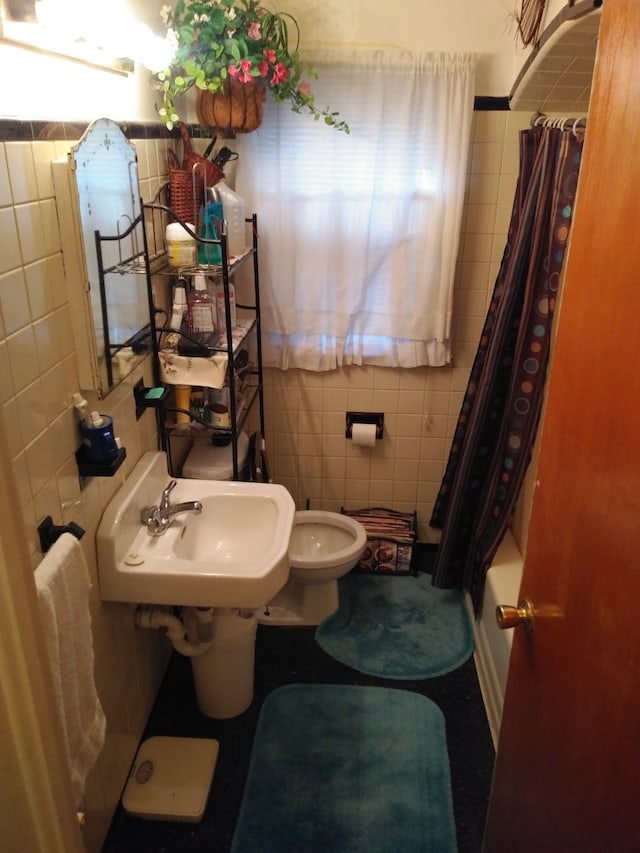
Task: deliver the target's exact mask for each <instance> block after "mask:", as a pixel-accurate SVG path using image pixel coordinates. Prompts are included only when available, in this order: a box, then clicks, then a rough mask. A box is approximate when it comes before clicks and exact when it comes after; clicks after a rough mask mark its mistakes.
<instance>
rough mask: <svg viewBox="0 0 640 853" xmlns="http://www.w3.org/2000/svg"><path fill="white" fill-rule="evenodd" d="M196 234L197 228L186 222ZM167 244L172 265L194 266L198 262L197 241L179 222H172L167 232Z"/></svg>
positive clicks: (170, 264)
mask: <svg viewBox="0 0 640 853" xmlns="http://www.w3.org/2000/svg"><path fill="white" fill-rule="evenodd" d="M186 225H187V228H189V229H190V230H191V231H192V232H193V233H194V234H195V233H196V232H195V229H194V227H193V225H192V224H191V223H190V222H187V223H186ZM165 242H166V245H167V260H168V262H169V266H171V267H175V268H178V267H188V266H193V264H195V262H196V241H195V240H194V238H193V237H192V236H191V234H190V233H189V231H187V230H186V229H185V228H184V227H183V226H182V225H181V224H180V223H179V222H170V223H169V224H168V225H167V229H166V233H165Z"/></svg>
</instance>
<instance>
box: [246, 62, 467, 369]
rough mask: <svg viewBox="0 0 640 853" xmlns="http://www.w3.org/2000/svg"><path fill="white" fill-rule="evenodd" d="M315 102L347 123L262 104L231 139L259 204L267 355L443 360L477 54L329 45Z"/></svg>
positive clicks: (323, 362)
mask: <svg viewBox="0 0 640 853" xmlns="http://www.w3.org/2000/svg"><path fill="white" fill-rule="evenodd" d="M314 60H315V62H316V66H317V68H318V74H319V79H318V80H317V81H315V82H314V83H313V89H314V94H315V99H316V105H317V106H319V107H321V108H322V107H324V106H325V105H329V106H330V107H331V109H332V110H333V109H335V110H338V111H339V112H340V118H344V119H345V120H346V121H347V122H348V123H349V125H350V127H351V134H350V135H346V134H343V133H340V132H338V131H336V130H334V129H333V128H330V127H325V126H322V125H321V124H318V123H316V122H314V121H313V120H312V119H311V118H309V117H307V116H300V115H296V114H295V113H292V112H291V110H290V109H289V108H288V107H287V105H275V104H273V103H269V104H268V105H267V109H266V111H265V113H266V115H265V119H264V122H263V124H262V126H261V127H260V128H259V130H258V131H257V132H255V133H253V134H249V135H248V136H247V137H246V138H244V139H242V141H241V160H240V168H239V172H238V191H239V192H240V193H241V194H242V195H243V196H244V197H245V198H246V200H247V202H248V204H249V205H250V207H251V208H252V209H255V210H256V211H257V212H258V214H259V220H258V221H259V226H260V235H261V238H262V239H261V284H262V309H263V310H262V316H263V323H262V329H263V339H264V353H265V363H266V364H268V365H270V366H277V367H281V368H283V369H286V368H287V367H301V368H304V369H308V370H329V369H332V368H335V367H337V366H339V365H342V364H380V365H389V366H401V367H416V366H418V365H423V364H433V365H441V364H446V363H447V362H448V361H449V359H450V348H449V333H450V324H451V304H452V291H453V279H454V272H455V260H456V255H457V248H458V240H459V231H460V222H461V217H462V204H463V197H464V185H465V176H466V162H467V153H468V147H469V136H470V129H471V118H472V111H473V72H474V61H473V59H472V57H470V56H466V55H465V56H458V55H451V54H429V55H415V54H406V53H401V52H396V53H389V52H385V51H347V52H346V53H345V52H344V51H340V52H337V51H334V52H331V53H330V54H325V55H324V56H322V57H317V58H316V57H314Z"/></svg>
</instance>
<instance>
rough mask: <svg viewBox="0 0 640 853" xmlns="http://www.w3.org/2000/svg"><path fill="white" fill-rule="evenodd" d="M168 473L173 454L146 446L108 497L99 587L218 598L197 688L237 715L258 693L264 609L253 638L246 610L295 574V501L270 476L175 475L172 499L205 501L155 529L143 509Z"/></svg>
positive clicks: (198, 663) (153, 599) (138, 597)
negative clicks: (257, 652)
mask: <svg viewBox="0 0 640 853" xmlns="http://www.w3.org/2000/svg"><path fill="white" fill-rule="evenodd" d="M170 479H171V478H170V477H169V474H168V473H167V459H166V455H165V454H164V453H145V454H144V456H143V457H142V458H141V459H140V461H139V462H138V464H137V465H136V466H135V468H134V469H133V471H132V472H131V474H130V476H129V478H128V479H127V481H126V482H125V483H124V485H123V486H122V488H121V489H119V490H118V492H116V494H115V496H114V497H113V499H112V500H111V502H110V503H109V505H108V506H107V508H106V510H105V512H104V515H103V517H102V520H101V522H100V525H99V527H98V532H97V535H96V542H97V553H98V578H99V582H100V595H101V597H102V599H103V600H104V601H122V602H132V603H135V604H145V605H150V604H151V605H153V604H157V605H173V606H176V605H177V606H187V607H213V608H215V611H214V614H213V624H212V634H213V644H212V646H211V648H210V649H209V650H208V651H206V652H205V654H203V655H202V656H201V657H193V658H192V663H193V671H194V676H195V686H196V693H197V695H198V702H199V705H200V709H201V711H202V712H203V713H205V714H208V715H209V716H215V717H221V718H226V717H230V716H235V715H237V714H240V713H242V712H243V711H244V710H245V709H246V708H247V707H248V705H249V704H250V703H251V700H252V698H253V653H254V649H253V641H254V638H255V625H256V621H257V619H256V616H255V614H254V615H250V618H251V619H252V624H251V625H250V624H249V623H248V622H247V623H246V624H247V626H248V628H251V627H252V629H253V634H251V635H250V639H249V640H247V636H248V633H247V630H244V625H243V622H244V618H245V617H246V616H247V613H246V612H245V611H246V610H252V609H255V608H258V607H262V606H264V605H265V604H266V603H267V602H268V601H270V600H271V599H272V598H273V596H274V595H275V594H276V593H277V592H279V591H280V590H281V589H282V587H283V586H284V585H285V584H286V582H287V580H288V577H289V556H288V550H289V540H290V539H291V534H292V531H293V526H294V522H295V504H294V502H293V499H292V497H291V495H290V494H289V492H288V491H287V490H286V489H285V488H284V487H283V486H277V485H273V484H270V483H241V482H229V481H225V480H190V479H189V480H187V479H176V485H175V487H174V488H173V489H172V490H171V493H170V500H171V504H174V505H175V504H179V503H183V502H188V501H199V502H200V503H201V504H202V510H201V511H200V512H198V513H197V514H196V513H195V512H193V511H186V512H180V513H178V514H176V515H174V516H172V518H171V523H170V524H169V525H168V527H167V528H166V530H165V531H164V532H163V533H162V534H161V535H158V536H153V535H151V533H150V532H149V529H148V528H147V526H146V525H145V524H143V523H142V521H141V514H142V510H143V509H148V508H149V507H154V506H156V507H157V506H158V504H159V503H160V499H161V495H162V492H163V490H164V489H165V488H166V486H167V484H168V483H169V481H170ZM232 609H233V612H232ZM239 609H242V611H243V612H242V613H241V614H240V613H239V612H238V610H239ZM239 617H241V618H240V620H239ZM236 622H237V623H238V624H237V625H236V624H234V623H236ZM238 625H240V627H241V628H243V630H239V629H238ZM179 650H181V649H179ZM184 653H186V651H184Z"/></svg>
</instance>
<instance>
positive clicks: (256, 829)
mask: <svg viewBox="0 0 640 853" xmlns="http://www.w3.org/2000/svg"><path fill="white" fill-rule="evenodd" d="M455 850H456V837H455V824H454V818H453V805H452V799H451V780H450V774H449V758H448V755H447V747H446V740H445V724H444V717H443V715H442V713H441V711H440V709H439V708H438V707H437V705H435V704H434V703H433V702H431V701H430V700H429V699H426V698H425V697H424V696H420V695H419V694H417V693H410V692H408V691H406V690H395V689H391V688H386V687H352V686H334V685H305V684H294V685H289V686H288V687H280V688H278V689H277V690H275V691H274V692H273V693H271V694H270V695H269V696H268V697H267V699H266V700H265V703H264V705H263V707H262V710H261V712H260V718H259V720H258V727H257V730H256V736H255V741H254V746H253V753H252V756H251V763H250V766H249V775H248V779H247V784H246V787H245V791H244V797H243V800H242V806H241V809H240V816H239V819H238V825H237V829H236V832H235V835H234V838H233V844H232V847H231V851H232V853H289V851H292V853H293V851H295V853H327V851H330V853H372V851H375V853H399V851H407V853H427V851H428V853H453V851H455Z"/></svg>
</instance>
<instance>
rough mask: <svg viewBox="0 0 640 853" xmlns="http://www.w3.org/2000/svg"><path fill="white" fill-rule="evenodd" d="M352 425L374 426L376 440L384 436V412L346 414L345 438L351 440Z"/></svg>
mask: <svg viewBox="0 0 640 853" xmlns="http://www.w3.org/2000/svg"><path fill="white" fill-rule="evenodd" d="M354 424H375V428H376V439H378V438H382V436H383V434H384V412H347V426H346V429H345V433H344V435H345V438H351V437H352V433H353V425H354Z"/></svg>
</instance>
